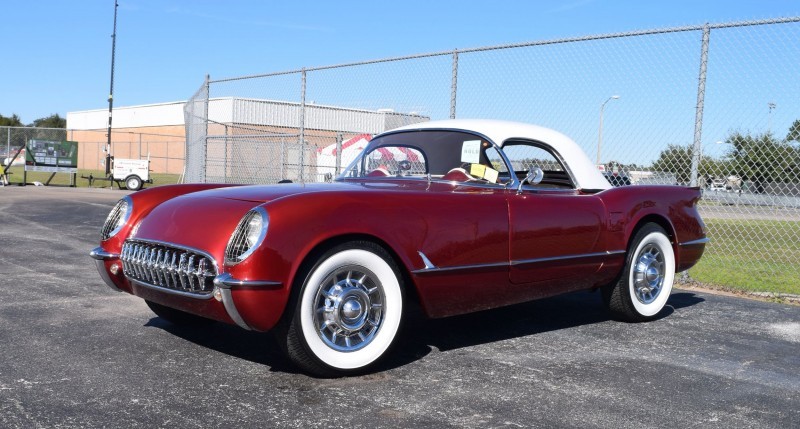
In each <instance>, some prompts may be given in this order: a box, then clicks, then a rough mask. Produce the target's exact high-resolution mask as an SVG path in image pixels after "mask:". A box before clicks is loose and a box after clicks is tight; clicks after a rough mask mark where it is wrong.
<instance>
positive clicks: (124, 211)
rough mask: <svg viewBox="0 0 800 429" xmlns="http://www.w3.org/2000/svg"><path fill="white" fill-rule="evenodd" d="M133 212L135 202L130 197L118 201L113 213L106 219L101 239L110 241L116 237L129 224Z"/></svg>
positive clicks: (112, 210)
mask: <svg viewBox="0 0 800 429" xmlns="http://www.w3.org/2000/svg"><path fill="white" fill-rule="evenodd" d="M131 212H133V201H132V200H131V198H130V197H128V196H126V197H123V198H122V199H121V200H119V201H117V204H116V205H115V206H114V208H113V209H111V212H110V213H109V214H108V217H106V222H105V223H104V224H103V229H102V230H101V231H100V239H101V240H108V239H109V238H111V237H113V236H115V235H116V234H117V233H118V232H119V230H120V229H122V227H123V226H124V225H125V223H127V222H128V219H130V217H131Z"/></svg>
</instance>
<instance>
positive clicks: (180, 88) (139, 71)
mask: <svg viewBox="0 0 800 429" xmlns="http://www.w3.org/2000/svg"><path fill="white" fill-rule="evenodd" d="M0 10H2V14H0V15H2V25H0V40H3V44H4V46H5V52H4V54H3V57H2V58H3V60H2V61H0V64H2V65H0V114H3V115H11V114H12V113H16V114H18V115H19V116H20V117H21V118H22V120H23V122H26V123H27V122H31V121H33V120H34V119H36V118H39V117H42V116H46V115H49V114H50V113H59V114H61V115H64V114H66V112H67V111H73V110H84V109H93V108H103V107H105V106H106V105H107V102H106V97H107V93H108V86H109V66H110V55H111V53H110V51H111V38H110V37H109V36H110V34H111V32H112V19H113V0H102V1H100V0H81V1H61V0H59V1H55V0H39V1H17V0H5V1H4V2H3V3H2V5H1V6H0ZM797 14H800V4H798V2H797V1H796V0H795V1H786V0H761V1H725V2H722V1H719V2H710V1H709V2H703V1H697V0H694V1H686V0H672V1H610V0H568V1H564V2H547V1H503V0H495V1H492V2H488V1H480V2H479V1H475V2H471V1H463V0H462V1H430V0H428V1H417V0H405V1H396V2H375V1H368V2H367V1H337V2H332V1H294V2H288V1H255V0H241V1H236V0H233V1H224V2H223V1H218V0H213V1H212V0H198V1H189V0H186V1H175V0H171V1H170V0H167V1H156V0H120V8H119V17H118V28H117V31H118V39H117V57H116V73H115V91H114V92H115V103H116V104H117V105H134V104H144V103H155V102H162V101H173V100H181V99H186V98H188V97H189V96H191V94H192V93H193V92H194V91H195V90H196V88H197V87H198V86H199V85H200V83H201V82H202V80H203V77H204V75H205V74H207V73H208V74H210V75H211V76H212V78H222V77H228V76H238V75H243V74H254V73H262V72H269V71H279V70H284V69H295V68H300V67H304V66H306V67H308V66H318V65H327V64H336V63H346V62H352V61H359V60H366V59H373V58H382V57H391V56H401V55H409V54H415V53H422V52H429V51H440V50H450V49H453V48H470V47H478V46H484V45H496V44H505V43H512V42H522V41H531V40H540V39H552V38H559V37H566V36H578V35H588V34H595V33H608V32H619V31H628V30H634V29H646V28H652V27H665V26H675V25H686V24H699V23H703V22H706V21H711V22H724V21H729V20H742V19H755V18H767V17H776V16H794V15H797Z"/></svg>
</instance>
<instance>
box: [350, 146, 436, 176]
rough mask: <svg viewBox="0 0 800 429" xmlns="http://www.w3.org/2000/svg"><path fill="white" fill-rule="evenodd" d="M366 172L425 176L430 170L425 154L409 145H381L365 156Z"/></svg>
mask: <svg viewBox="0 0 800 429" xmlns="http://www.w3.org/2000/svg"><path fill="white" fill-rule="evenodd" d="M365 163H366V166H365V167H366V168H365V170H366V172H367V173H369V172H371V171H375V170H383V171H386V172H387V173H388V174H390V175H393V176H394V175H397V176H423V175H425V174H426V173H427V172H428V167H427V163H426V160H425V155H423V154H422V152H421V151H420V150H419V149H416V148H412V147H408V146H381V147H378V148H377V149H375V150H373V151H372V152H370V153H369V154H367V156H366V157H365Z"/></svg>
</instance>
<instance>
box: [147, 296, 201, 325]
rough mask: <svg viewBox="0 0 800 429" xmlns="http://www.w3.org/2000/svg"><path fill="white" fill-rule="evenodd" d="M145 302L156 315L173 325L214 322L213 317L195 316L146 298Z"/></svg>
mask: <svg viewBox="0 0 800 429" xmlns="http://www.w3.org/2000/svg"><path fill="white" fill-rule="evenodd" d="M144 302H146V303H147V306H148V307H150V310H153V313H155V314H156V316H158V317H160V318H162V319H164V320H166V321H167V322H170V323H172V324H173V325H178V326H203V325H208V324H211V323H214V321H213V320H211V319H206V318H205V317H200V316H195V315H194V314H190V313H187V312H185V311H180V310H176V309H174V308H171V307H167V306H164V305H161V304H158V303H155V302H153V301H148V300H145V301H144Z"/></svg>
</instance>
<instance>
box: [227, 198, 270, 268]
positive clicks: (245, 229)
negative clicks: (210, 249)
mask: <svg viewBox="0 0 800 429" xmlns="http://www.w3.org/2000/svg"><path fill="white" fill-rule="evenodd" d="M254 221H255V222H254ZM268 227H269V214H267V211H266V210H265V209H264V208H263V207H256V208H254V209H252V210H250V211H248V212H247V213H246V214H245V215H244V216H242V219H241V220H239V224H238V225H236V229H234V230H233V234H231V237H230V238H229V239H228V244H227V245H226V246H225V265H229V266H230V265H236V264H238V263H240V262H242V261H244V260H245V259H247V258H248V257H249V256H250V255H251V254H253V252H255V250H256V249H258V247H259V246H260V245H261V243H263V242H264V238H265V237H266V236H267V228H268Z"/></svg>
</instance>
